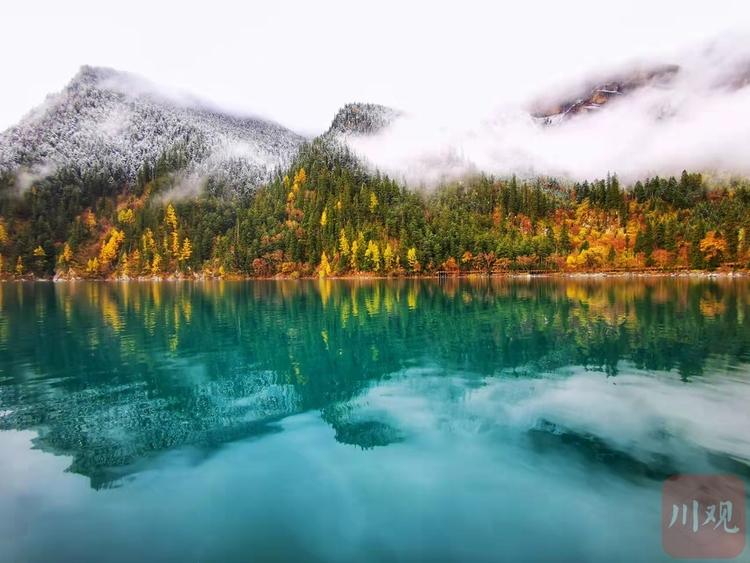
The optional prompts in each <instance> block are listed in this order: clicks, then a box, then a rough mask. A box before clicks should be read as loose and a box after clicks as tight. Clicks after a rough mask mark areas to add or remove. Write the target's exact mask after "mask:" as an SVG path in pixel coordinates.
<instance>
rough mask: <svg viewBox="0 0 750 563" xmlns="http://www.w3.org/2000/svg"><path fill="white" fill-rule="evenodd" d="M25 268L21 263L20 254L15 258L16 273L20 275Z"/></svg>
mask: <svg viewBox="0 0 750 563" xmlns="http://www.w3.org/2000/svg"><path fill="white" fill-rule="evenodd" d="M25 269H26V268H25V267H24V265H23V258H21V257H20V256H19V257H18V258H17V259H16V275H18V276H22V275H23V272H24V270H25Z"/></svg>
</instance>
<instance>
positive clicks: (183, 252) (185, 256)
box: [179, 237, 193, 262]
mask: <svg viewBox="0 0 750 563" xmlns="http://www.w3.org/2000/svg"><path fill="white" fill-rule="evenodd" d="M192 255H193V245H192V244H190V239H189V238H187V237H185V238H184V239H182V248H181V249H180V257H179V260H180V262H185V261H186V260H189V259H190V257H191V256H192Z"/></svg>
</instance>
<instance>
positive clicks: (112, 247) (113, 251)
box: [99, 227, 125, 266]
mask: <svg viewBox="0 0 750 563" xmlns="http://www.w3.org/2000/svg"><path fill="white" fill-rule="evenodd" d="M123 240H125V233H123V232H122V231H121V230H119V229H117V228H115V227H112V228H111V229H110V231H109V234H108V236H107V238H106V240H105V242H104V244H103V245H102V248H101V250H99V264H100V265H102V266H106V265H107V264H109V263H110V262H112V260H114V259H115V257H116V256H117V251H118V250H120V245H121V244H122V241H123Z"/></svg>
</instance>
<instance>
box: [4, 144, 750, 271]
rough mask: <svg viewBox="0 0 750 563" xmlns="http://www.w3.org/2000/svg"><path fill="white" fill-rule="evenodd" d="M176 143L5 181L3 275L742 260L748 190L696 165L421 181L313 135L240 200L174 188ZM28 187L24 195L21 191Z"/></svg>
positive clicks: (749, 219) (215, 189)
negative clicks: (629, 174)
mask: <svg viewBox="0 0 750 563" xmlns="http://www.w3.org/2000/svg"><path fill="white" fill-rule="evenodd" d="M184 165H185V157H184V155H183V154H181V151H180V149H179V148H176V149H174V150H173V151H170V152H169V153H168V154H164V155H162V157H161V158H160V159H159V160H158V161H157V162H154V163H145V164H144V165H143V167H142V169H141V172H140V173H139V175H138V178H137V179H136V180H133V181H129V180H128V179H127V177H126V176H125V175H124V174H123V173H118V171H116V170H106V171H102V172H99V173H90V172H88V173H82V172H80V171H77V170H75V169H60V170H58V171H57V172H56V173H55V174H53V175H52V176H50V177H47V178H44V179H41V180H38V181H36V182H34V183H32V185H31V186H29V187H26V186H22V184H23V182H21V181H20V180H19V178H18V177H17V176H16V175H13V174H7V175H5V176H4V177H2V178H0V276H2V277H4V278H13V277H29V276H35V277H51V276H53V275H58V276H62V277H81V278H112V277H141V276H157V277H163V276H194V275H199V274H204V275H209V276H258V277H270V276H284V277H297V276H313V275H320V276H335V275H353V274H360V273H361V274H368V275H388V276H391V275H392V276H398V275H413V274H432V273H436V272H446V273H449V274H451V273H459V272H484V273H502V272H514V271H565V272H577V271H627V270H642V269H658V270H685V269H716V268H746V267H748V265H750V244H749V243H748V241H747V236H748V229H750V189H748V187H747V185H746V184H745V183H744V182H741V181H728V182H726V183H723V184H722V183H717V182H713V183H711V185H710V186H709V185H708V183H707V182H706V181H705V180H704V179H703V178H702V176H701V175H700V174H698V173H689V172H683V173H682V175H681V176H680V177H679V178H675V177H669V178H660V177H654V178H644V179H643V180H641V181H638V182H636V183H635V184H633V185H627V186H625V185H622V184H621V182H620V181H619V180H618V177H617V176H616V174H615V173H614V172H613V173H612V174H611V175H608V176H607V177H606V178H603V179H596V180H591V181H587V182H578V183H571V182H567V181H562V180H558V179H554V178H547V177H544V178H537V179H529V180H522V179H518V178H516V177H509V178H495V177H490V176H484V175H478V176H475V177H473V178H468V179H465V180H464V181H462V182H453V183H447V184H444V185H442V186H440V187H438V188H436V189H431V190H424V189H414V188H411V187H407V186H404V185H402V184H400V183H399V182H397V181H394V180H393V179H391V178H389V177H387V176H384V175H382V174H379V173H377V172H371V171H368V170H366V169H365V168H364V167H363V166H362V165H361V164H360V163H359V162H358V161H357V159H356V158H355V157H354V156H353V155H352V154H351V153H349V152H348V150H346V149H345V148H343V147H342V146H339V145H337V144H334V143H333V142H331V141H327V140H324V139H317V140H315V141H313V142H311V143H309V144H307V145H305V146H304V147H303V149H302V150H301V151H300V153H299V154H298V156H297V158H296V159H295V162H294V163H293V165H292V166H291V167H290V168H289V169H288V170H285V171H280V172H279V173H277V174H276V175H275V176H274V178H273V180H272V181H270V182H269V183H267V184H266V185H264V186H262V187H260V188H258V189H257V190H255V191H254V192H253V193H251V194H249V195H244V196H232V197H230V196H228V195H227V193H226V190H224V189H223V187H222V185H221V184H220V183H217V182H215V181H211V180H209V181H208V182H207V184H206V185H205V187H204V188H203V190H202V192H201V194H200V195H194V196H192V197H185V196H180V194H181V186H182V184H183V182H184V180H185V178H184V177H183V175H182V174H181V172H180V171H181V169H182V168H183V167H184ZM22 188H25V189H22Z"/></svg>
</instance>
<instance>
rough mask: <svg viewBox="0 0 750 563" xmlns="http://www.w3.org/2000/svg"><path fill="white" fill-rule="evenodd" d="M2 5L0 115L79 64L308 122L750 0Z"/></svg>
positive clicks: (567, 55)
mask: <svg viewBox="0 0 750 563" xmlns="http://www.w3.org/2000/svg"><path fill="white" fill-rule="evenodd" d="M0 19H1V20H2V33H0V52H1V53H2V56H0V73H1V75H2V77H3V81H2V82H3V88H2V93H0V129H4V128H6V127H7V126H9V125H12V124H13V123H15V122H16V121H17V120H18V119H19V118H20V117H22V116H23V114H25V113H26V112H27V111H28V110H29V109H31V108H32V107H33V106H35V105H37V104H39V103H40V102H41V101H42V100H43V99H44V97H45V95H46V94H47V93H50V92H54V91H57V90H59V89H61V88H62V87H63V86H64V85H65V83H66V82H67V81H68V80H69V79H70V78H71V76H72V75H73V74H75V72H76V71H77V69H78V67H79V66H80V65H82V64H92V65H102V66H110V67H114V68H118V69H121V70H128V71H131V72H134V73H137V74H141V75H143V76H145V77H147V78H149V79H151V80H152V81H154V82H157V83H161V84H164V85H166V86H170V87H176V88H180V89H184V90H187V91H189V92H192V93H194V94H197V95H198V96H201V97H204V98H207V99H209V100H212V101H214V102H216V103H218V104H220V105H223V106H226V107H227V108H231V109H233V110H235V111H239V112H250V113H257V114H261V115H266V116H268V117H271V118H273V119H275V120H277V121H279V122H281V123H283V124H285V125H287V126H290V127H292V128H294V129H296V130H298V131H302V132H306V133H317V132H319V131H321V130H323V129H325V128H326V127H327V125H328V124H329V122H330V120H331V118H332V117H333V114H334V113H335V111H336V110H337V109H338V108H339V107H340V106H341V105H343V104H344V103H346V102H350V101H372V102H380V103H385V104H389V105H393V106H396V107H401V108H409V107H419V106H420V105H432V106H434V107H445V108H457V107H459V106H463V107H470V106H474V105H478V104H487V103H495V102H498V101H501V100H507V99H514V98H520V97H522V96H524V95H526V93H528V92H538V91H539V89H540V88H541V87H542V86H543V85H544V84H548V83H551V84H555V83H560V82H563V81H565V80H566V79H569V78H575V77H576V76H577V75H579V74H580V73H581V72H583V71H586V70H588V69H591V68H596V67H598V66H603V67H606V66H610V64H611V63H617V62H621V61H627V60H629V59H632V58H633V57H643V56H647V55H649V54H661V53H665V54H668V53H670V52H673V51H675V52H676V51H679V50H680V49H683V48H685V47H686V46H691V45H695V44H696V43H698V42H700V41H704V40H706V39H710V38H713V37H716V36H718V35H721V34H722V33H724V32H727V31H740V32H742V31H747V30H748V29H750V2H748V0H724V1H712V2H708V1H703V0H697V1H695V0H627V1H619V2H591V1H590V0H588V1H579V0H566V1H564V2H562V1H555V0H553V1H549V2H540V1H524V2H522V1H514V2H500V1H494V2H475V1H471V0H461V1H456V2H439V1H436V0H431V1H424V2H423V1H409V0H396V1H392V0H375V1H364V0H336V1H310V0H308V1H296V0H274V1H263V2H257V1H250V2H238V1H236V0H212V1H210V2H198V1H190V0H181V1H179V2H157V1H155V0H148V1H145V0H130V1H128V2H105V1H102V0H90V1H86V0H66V1H65V2H61V1H59V0H48V1H41V0H27V1H25V2H19V1H11V2H5V3H4V5H3V6H2V8H0ZM447 111H451V109H448V110H447Z"/></svg>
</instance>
